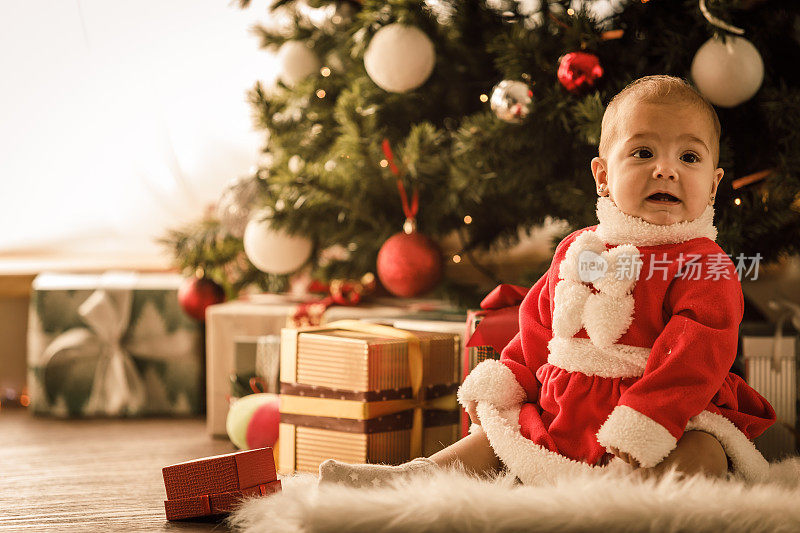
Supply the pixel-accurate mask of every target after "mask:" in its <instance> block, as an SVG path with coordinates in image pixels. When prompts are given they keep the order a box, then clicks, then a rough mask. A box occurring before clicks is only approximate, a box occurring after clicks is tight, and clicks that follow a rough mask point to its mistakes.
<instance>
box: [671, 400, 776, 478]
mask: <svg viewBox="0 0 800 533" xmlns="http://www.w3.org/2000/svg"><path fill="white" fill-rule="evenodd" d="M693 429H697V430H701V431H705V432H707V433H710V434H712V435H714V436H715V437H716V438H717V440H718V441H719V442H720V444H722V447H723V448H724V449H725V453H726V454H727V455H728V458H729V459H730V460H731V464H732V465H733V473H734V475H735V476H737V477H741V478H744V479H745V480H747V481H762V480H765V479H766V478H767V477H768V471H769V463H767V460H766V459H764V456H763V455H761V453H760V452H759V451H758V450H757V449H756V447H755V445H754V444H753V443H752V441H750V440H749V439H748V438H747V437H746V436H745V434H744V433H742V432H741V431H740V430H739V428H737V427H736V426H735V425H734V423H733V422H731V421H730V420H728V419H727V418H725V417H724V416H722V415H719V414H717V413H712V412H711V411H703V412H702V413H700V414H699V415H697V416H695V417H693V418H691V419H690V420H689V423H688V424H686V431H689V430H693Z"/></svg>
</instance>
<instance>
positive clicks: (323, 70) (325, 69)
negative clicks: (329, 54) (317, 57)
mask: <svg viewBox="0 0 800 533" xmlns="http://www.w3.org/2000/svg"><path fill="white" fill-rule="evenodd" d="M319 73H320V74H322V75H323V76H324V77H326V78H327V77H328V76H330V75H331V69H329V68H328V67H322V68H321V69H319Z"/></svg>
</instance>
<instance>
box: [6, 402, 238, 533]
mask: <svg viewBox="0 0 800 533" xmlns="http://www.w3.org/2000/svg"><path fill="white" fill-rule="evenodd" d="M231 451H234V448H233V446H232V445H231V444H230V443H229V442H228V441H227V440H214V439H212V438H211V437H209V436H208V435H207V434H206V431H205V421H204V420H203V419H150V420H68V421H62V420H53V419H48V418H39V417H32V416H31V415H30V414H28V412H27V411H26V410H24V409H19V408H17V409H14V408H5V407H4V408H3V409H2V410H0V531H85V532H92V531H172V532H178V531H180V532H189V531H192V532H194V531H222V532H225V531H228V528H227V527H226V526H225V524H224V523H222V522H220V521H215V522H167V520H166V519H165V518H164V499H165V497H166V495H165V493H164V482H163V479H162V477H161V468H162V467H163V466H166V465H169V464H173V463H177V462H181V461H185V460H188V459H194V458H198V457H205V456H209V455H216V454H221V453H227V452H231Z"/></svg>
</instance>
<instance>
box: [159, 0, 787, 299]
mask: <svg viewBox="0 0 800 533" xmlns="http://www.w3.org/2000/svg"><path fill="white" fill-rule="evenodd" d="M240 3H241V4H242V7H243V8H246V7H247V4H248V1H247V0H241V2H240ZM266 16H267V17H268V18H269V20H270V21H271V24H270V25H269V26H265V27H261V28H258V30H257V31H258V35H259V36H260V40H261V45H262V46H263V47H265V48H272V49H274V50H278V51H279V52H278V57H279V58H280V60H281V62H282V63H281V64H282V67H281V68H282V72H281V76H280V82H279V83H278V84H277V86H276V87H266V86H264V85H263V84H261V83H256V85H255V87H254V88H253V89H252V91H251V93H250V100H251V102H252V105H253V109H254V113H255V117H256V123H257V126H258V127H259V128H261V129H262V130H264V132H265V134H266V135H265V138H266V141H265V144H264V153H265V162H264V164H263V165H262V166H261V167H260V168H258V170H257V171H256V172H255V173H254V175H252V176H247V177H241V178H240V179H239V180H238V181H237V182H236V183H235V184H234V185H232V186H231V187H230V188H229V189H228V190H227V191H226V192H225V194H224V196H223V198H221V199H220V203H219V205H218V206H217V211H216V213H214V214H211V215H208V216H206V217H204V219H203V220H202V221H201V222H200V223H198V224H197V225H194V226H192V227H189V228H183V229H181V230H177V231H174V232H172V233H171V234H170V235H169V237H168V238H167V242H169V243H170V245H171V246H172V247H173V250H174V252H175V256H176V258H177V261H178V263H179V264H180V266H181V267H182V268H184V269H185V270H186V271H193V270H195V269H198V268H199V269H202V270H203V271H204V272H205V275H206V276H208V277H210V278H211V279H214V280H215V281H217V282H218V283H220V284H222V285H223V286H224V287H225V288H226V289H227V290H228V292H229V294H235V293H236V292H237V291H239V290H240V289H242V288H243V287H245V286H247V285H250V284H256V285H258V286H260V287H261V288H262V289H266V290H281V289H283V288H285V287H286V280H287V276H288V275H289V274H291V273H292V272H295V271H297V270H298V269H300V268H301V267H308V266H310V268H311V274H312V277H313V278H314V279H318V280H322V281H328V280H335V279H339V280H358V279H360V278H362V276H364V275H365V274H367V273H375V272H376V261H377V259H378V252H379V250H380V249H381V247H382V246H383V245H384V243H387V240H388V239H389V238H390V237H392V235H394V234H396V233H398V232H400V231H401V228H402V227H403V221H404V220H405V219H406V218H407V216H408V215H409V214H414V213H413V212H409V211H413V210H414V204H415V198H416V199H417V200H418V212H417V213H416V217H415V218H416V227H417V234H421V235H425V236H427V237H429V238H431V239H433V240H434V241H439V242H442V241H447V242H449V243H451V247H452V246H453V245H452V243H456V244H455V253H452V254H449V255H448V256H447V257H445V258H443V261H445V262H452V261H460V260H464V261H469V260H470V259H471V257H472V254H473V253H474V252H476V251H480V250H486V249H489V248H498V247H503V246H508V245H509V244H512V243H514V242H515V240H516V239H517V238H518V235H519V232H520V229H527V228H532V227H534V226H536V225H539V224H541V223H543V222H544V221H545V220H547V219H548V218H554V219H561V220H565V221H567V222H568V223H569V226H570V227H571V228H578V227H583V226H587V225H591V224H594V223H596V218H595V215H594V209H595V201H596V191H595V184H594V182H593V180H592V178H591V174H590V171H589V161H590V160H591V158H592V157H594V156H596V155H597V143H598V141H599V134H600V122H601V119H602V115H603V111H604V108H605V104H606V103H607V102H608V101H609V99H610V98H611V97H612V96H613V95H614V94H616V93H617V92H619V91H620V90H621V89H622V88H623V87H624V86H625V85H626V84H628V83H629V82H630V81H632V80H634V79H636V78H639V77H641V76H645V75H649V74H671V75H675V76H680V77H683V78H686V79H689V80H693V81H694V82H695V83H696V84H697V86H698V88H699V89H700V90H701V92H703V93H704V94H705V95H706V96H707V97H708V98H709V99H710V100H711V101H712V103H714V104H715V105H716V106H717V112H718V114H719V116H720V120H721V123H722V130H723V134H722V139H721V153H720V164H719V165H720V166H721V167H722V168H724V170H725V179H724V180H723V181H722V183H721V185H720V187H719V191H718V193H717V201H716V204H715V208H716V218H715V223H716V225H717V227H718V229H719V230H720V232H719V237H718V242H719V243H720V244H721V245H722V247H723V249H724V250H725V251H726V252H727V253H728V254H730V255H732V256H737V255H744V256H748V257H754V256H756V254H760V257H761V258H762V260H766V261H772V260H776V259H778V258H780V257H781V256H783V255H785V254H790V253H796V252H797V251H798V249H800V173H798V168H800V165H799V163H800V142H799V141H800V133H798V128H797V124H800V83H798V82H800V72H798V69H797V67H796V65H797V64H800V43H798V37H799V36H798V32H800V6H798V5H797V2H794V1H791V0H784V1H781V0H768V1H763V0H762V1H758V0H707V1H706V0H701V1H700V2H698V1H697V0H686V1H677V0H640V1H630V2H610V1H607V0H606V1H602V2H601V1H584V2H575V1H568V0H559V1H553V0H550V1H547V0H541V1H540V2H517V1H511V0H488V1H472V0H428V1H412V0H391V1H388V2H384V1H371V0H364V1H363V2H347V1H337V2H324V1H311V0H308V1H300V0H298V1H279V2H276V3H275V4H273V6H272V7H271V12H270V13H269V14H268V15H266ZM739 29H742V30H743V31H744V33H743V36H737V33H740V32H739ZM254 77H257V76H256V75H255V74H254ZM501 82H503V83H501ZM398 182H400V184H402V187H400V189H402V190H401V191H400V192H399V190H398V189H399V188H398ZM400 193H404V194H405V197H406V202H405V208H404V202H401V194H400ZM248 220H250V223H249V225H247V231H246V232H245V231H244V229H245V224H246V223H247V222H248ZM248 237H249V239H248ZM248 240H249V241H250V244H249V245H248ZM426 242H427V241H426V240H425V238H424V237H421V238H420V240H417V241H414V242H410V241H409V242H401V243H399V245H397V246H394V247H393V248H392V250H389V252H391V253H387V255H385V256H384V257H382V258H381V260H382V261H383V269H384V271H387V270H388V271H391V270H392V261H394V262H400V263H402V262H403V260H404V259H405V257H404V256H406V255H416V254H418V253H419V250H422V253H425V246H426ZM265 243H266V244H265ZM387 246H388V245H387ZM432 253H435V252H432ZM254 264H256V265H258V266H259V267H260V268H261V270H259V269H258V268H256V266H255V265H254ZM537 266H539V265H534V266H532V268H531V271H530V272H529V273H526V274H528V275H529V276H530V279H527V280H519V279H517V280H510V281H516V282H520V281H522V282H528V283H532V282H533V281H535V276H537V275H538V274H540V273H541V270H539V271H537V269H536V267H537ZM420 268H421V271H420V272H419V273H418V277H419V278H422V279H423V281H426V280H428V278H430V280H432V281H435V278H436V272H433V271H434V270H436V269H437V268H438V267H437V265H436V264H429V265H427V266H424V267H420ZM476 268H478V269H480V270H481V271H483V272H484V273H485V283H484V286H483V287H474V286H473V287H464V286H463V285H459V282H458V280H456V279H451V278H448V276H447V275H445V279H444V282H443V283H441V284H440V285H439V288H438V290H439V293H440V294H445V295H449V296H454V295H457V296H462V297H465V298H466V301H467V302H468V303H474V297H475V296H476V295H478V294H480V293H481V292H482V291H484V290H485V288H487V287H488V288H491V287H492V286H493V285H494V284H495V283H497V282H500V281H509V280H502V279H499V278H498V276H497V275H496V274H494V273H493V272H491V271H490V270H489V269H486V268H484V267H482V266H481V265H476ZM543 268H546V265H545V266H544V267H542V270H543ZM445 272H447V269H445ZM389 288H390V289H392V287H389ZM470 298H473V299H472V300H471V299H470ZM461 301H462V302H463V301H464V300H463V299H462V300H461Z"/></svg>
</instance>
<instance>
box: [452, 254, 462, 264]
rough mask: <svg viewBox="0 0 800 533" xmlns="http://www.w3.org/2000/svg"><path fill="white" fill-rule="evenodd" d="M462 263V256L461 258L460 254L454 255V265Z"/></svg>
mask: <svg viewBox="0 0 800 533" xmlns="http://www.w3.org/2000/svg"><path fill="white" fill-rule="evenodd" d="M460 262H461V256H460V255H458V254H456V255H454V256H453V263H456V264H458V263H460Z"/></svg>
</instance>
